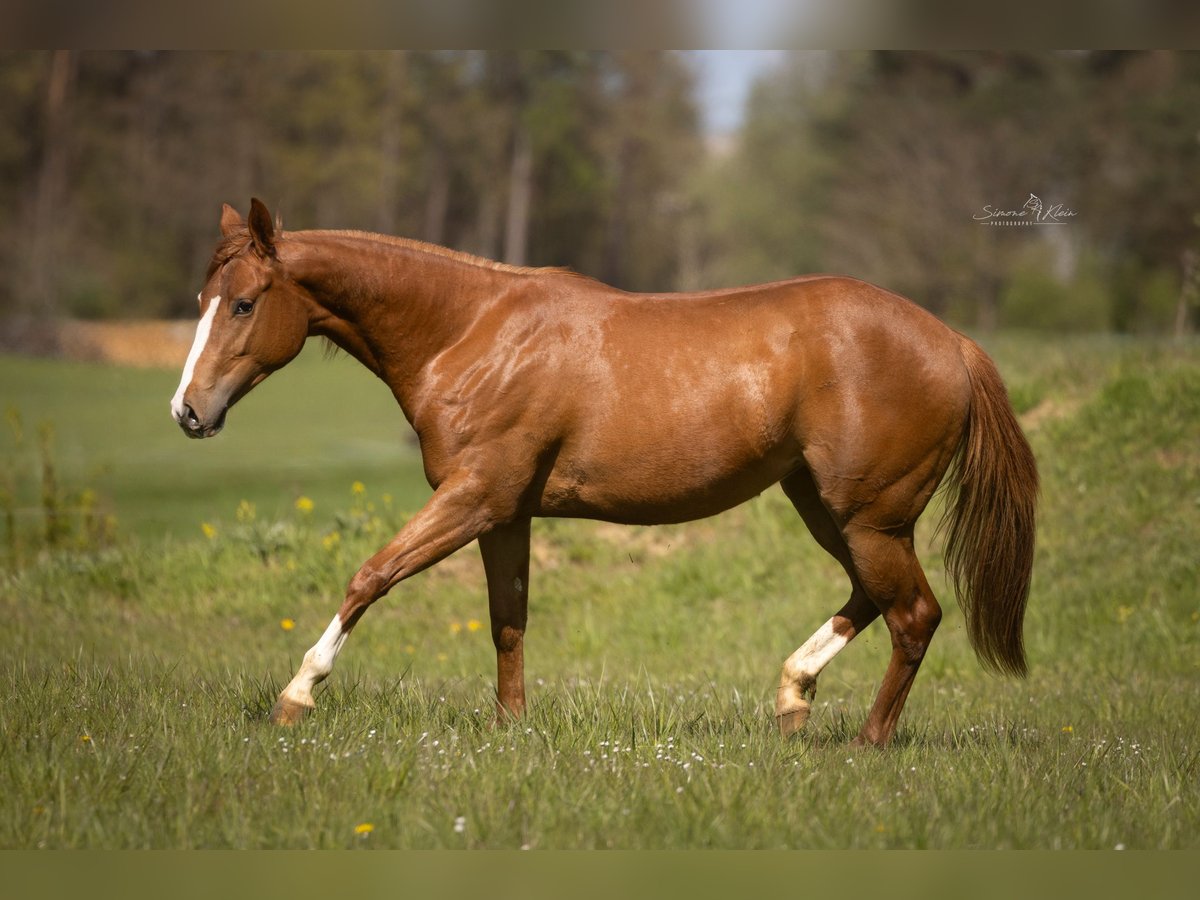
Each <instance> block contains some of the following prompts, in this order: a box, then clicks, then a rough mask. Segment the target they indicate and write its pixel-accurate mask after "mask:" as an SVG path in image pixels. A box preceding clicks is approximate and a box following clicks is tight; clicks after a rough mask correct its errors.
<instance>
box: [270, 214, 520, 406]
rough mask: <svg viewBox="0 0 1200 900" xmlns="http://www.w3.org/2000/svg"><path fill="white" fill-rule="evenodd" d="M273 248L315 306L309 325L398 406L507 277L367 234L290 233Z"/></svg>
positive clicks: (501, 288)
mask: <svg viewBox="0 0 1200 900" xmlns="http://www.w3.org/2000/svg"><path fill="white" fill-rule="evenodd" d="M279 252H280V260H281V261H282V262H283V263H284V265H285V267H286V270H287V273H288V276H289V277H290V278H291V279H292V280H294V281H296V282H297V283H298V284H299V285H300V286H301V287H303V288H304V289H305V290H306V291H307V292H308V293H309V295H310V296H311V297H312V299H313V301H314V303H315V304H316V305H317V306H318V307H319V309H318V310H317V312H316V313H315V314H314V315H313V317H312V322H311V326H310V332H311V333H312V334H315V335H320V336H323V337H327V338H329V339H330V340H331V341H333V343H335V344H336V345H337V346H339V347H341V348H342V349H343V350H345V351H346V352H347V353H349V354H350V355H351V356H354V357H355V358H356V359H358V361H359V362H361V363H362V364H363V365H364V366H366V367H367V368H368V369H370V370H371V371H372V372H374V373H375V374H376V375H378V376H379V377H380V378H381V379H383V380H384V381H385V382H386V383H387V384H388V386H389V387H390V388H391V389H392V393H393V394H395V396H396V399H397V400H399V401H400V404H401V406H403V407H404V409H405V412H406V413H407V412H408V411H409V409H410V406H409V403H408V401H409V399H410V398H411V397H412V396H413V393H414V391H416V390H417V388H418V385H419V383H420V379H421V374H422V372H423V371H424V369H425V367H426V366H427V364H428V363H429V362H430V361H431V360H432V359H433V358H434V357H436V356H437V355H438V354H439V353H441V352H442V351H443V350H445V349H446V348H447V347H449V346H451V345H452V344H453V343H454V342H455V341H456V340H457V339H458V338H459V337H461V336H462V334H463V333H465V332H466V331H467V329H468V328H469V327H470V326H471V324H472V323H473V322H474V321H475V320H476V319H478V317H479V316H480V315H482V314H483V312H484V311H485V310H486V309H487V308H488V307H489V306H490V305H491V303H492V302H493V301H494V300H495V299H497V298H498V297H499V296H500V295H501V294H503V293H504V292H505V287H506V284H508V283H511V279H512V277H513V276H512V275H511V274H510V273H507V272H504V271H498V270H492V269H490V268H487V267H486V266H483V265H477V264H473V263H471V262H467V261H465V259H466V257H465V256H464V257H458V256H446V255H441V254H439V253H437V252H432V251H428V250H422V249H420V248H419V246H416V245H409V244H405V243H401V242H391V241H388V240H387V239H386V238H382V237H380V238H373V237H371V236H368V235H363V236H358V235H347V234H340V233H336V232H296V233H293V234H289V235H287V237H286V239H285V240H284V241H281V242H280V244H279ZM410 418H411V417H410Z"/></svg>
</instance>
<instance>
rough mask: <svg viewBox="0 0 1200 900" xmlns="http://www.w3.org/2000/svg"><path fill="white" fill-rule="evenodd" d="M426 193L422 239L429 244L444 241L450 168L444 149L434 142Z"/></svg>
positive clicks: (428, 168)
mask: <svg viewBox="0 0 1200 900" xmlns="http://www.w3.org/2000/svg"><path fill="white" fill-rule="evenodd" d="M426 171H427V173H428V177H429V185H428V193H427V194H426V195H425V230H424V238H425V240H427V241H429V243H431V244H442V243H445V240H446V215H447V213H448V212H449V209H450V166H449V165H447V162H446V152H445V148H443V147H442V145H441V143H440V142H437V141H435V142H434V145H433V148H432V149H431V150H430V153H429V166H428V167H427V170H426Z"/></svg>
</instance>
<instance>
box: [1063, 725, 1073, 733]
mask: <svg viewBox="0 0 1200 900" xmlns="http://www.w3.org/2000/svg"><path fill="white" fill-rule="evenodd" d="M1074 732H1075V729H1074V728H1072V727H1071V726H1070V725H1064V726H1063V727H1062V733H1063V734H1073V733H1074Z"/></svg>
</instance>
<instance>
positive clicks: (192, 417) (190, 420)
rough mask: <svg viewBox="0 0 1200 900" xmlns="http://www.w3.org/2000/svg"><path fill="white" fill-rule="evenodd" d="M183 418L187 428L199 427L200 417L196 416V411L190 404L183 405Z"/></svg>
mask: <svg viewBox="0 0 1200 900" xmlns="http://www.w3.org/2000/svg"><path fill="white" fill-rule="evenodd" d="M183 418H184V420H185V421H186V422H187V426H188V428H191V429H196V428H199V427H200V419H199V418H197V416H196V411H195V410H194V409H192V407H191V406H190V405H185V406H184V407H183Z"/></svg>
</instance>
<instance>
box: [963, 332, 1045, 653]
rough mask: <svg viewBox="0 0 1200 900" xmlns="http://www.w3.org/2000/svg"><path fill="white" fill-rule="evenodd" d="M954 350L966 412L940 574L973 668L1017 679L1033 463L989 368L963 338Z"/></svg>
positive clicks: (1031, 527) (1034, 492) (1028, 568)
mask: <svg viewBox="0 0 1200 900" xmlns="http://www.w3.org/2000/svg"><path fill="white" fill-rule="evenodd" d="M961 349H962V356H963V362H964V364H965V365H966V368H967V375H968V378H969V379H970V384H971V405H970V410H969V412H968V413H967V420H966V423H965V425H964V428H963V436H962V443H961V444H960V445H959V449H958V455H957V457H956V460H955V464H954V466H953V468H952V470H951V472H950V475H949V478H948V483H949V484H950V486H951V487H952V488H955V489H957V498H956V500H955V502H954V504H953V506H948V507H947V508H946V512H945V514H944V518H943V523H942V524H943V525H948V526H949V534H948V538H947V541H946V568H947V570H948V571H949V573H950V577H951V579H952V580H953V582H954V590H955V593H956V594H957V596H958V604H959V606H960V607H961V608H962V610H963V614H964V616H965V617H966V621H967V635H968V637H969V638H970V641H971V646H972V647H973V648H974V649H975V654H976V656H978V657H979V661H980V662H981V663H982V664H983V665H984V666H986V667H988V668H991V669H994V670H996V671H998V672H1002V673H1007V674H1010V675H1021V676H1023V675H1024V674H1025V672H1026V663H1025V647H1024V638H1023V635H1022V624H1023V622H1024V619H1025V604H1026V601H1027V599H1028V597H1029V581H1030V575H1031V572H1032V569H1033V542H1034V531H1035V528H1036V524H1035V515H1036V507H1037V497H1038V473H1037V463H1036V461H1035V460H1034V458H1033V451H1032V450H1031V449H1030V447H1029V442H1028V441H1027V440H1026V439H1025V435H1024V433H1022V431H1021V426H1020V424H1018V422H1017V417H1016V413H1015V412H1014V411H1013V408H1012V404H1011V403H1010V402H1009V399H1008V392H1007V391H1006V390H1005V387H1004V382H1003V381H1002V380H1001V378H1000V373H999V372H998V371H997V370H996V365H995V363H993V362H992V360H991V359H990V358H989V357H988V355H987V354H986V353H984V352H983V350H981V349H980V347H979V345H978V344H976V343H975V342H974V341H972V340H970V339H969V338H966V337H963V338H962V348H961Z"/></svg>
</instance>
